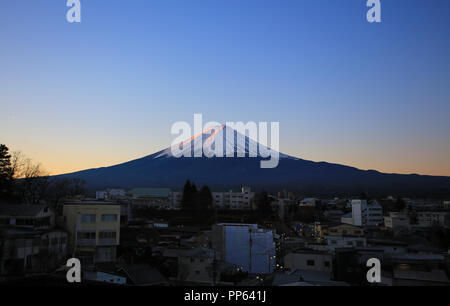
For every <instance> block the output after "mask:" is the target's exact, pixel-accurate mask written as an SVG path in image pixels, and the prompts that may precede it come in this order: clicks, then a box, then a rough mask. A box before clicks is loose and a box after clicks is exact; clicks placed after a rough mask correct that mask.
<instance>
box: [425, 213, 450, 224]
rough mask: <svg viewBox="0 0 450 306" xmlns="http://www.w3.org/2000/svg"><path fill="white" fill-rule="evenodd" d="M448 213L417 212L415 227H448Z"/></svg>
mask: <svg viewBox="0 0 450 306" xmlns="http://www.w3.org/2000/svg"><path fill="white" fill-rule="evenodd" d="M449 221H450V213H448V212H443V211H419V212H417V223H418V224H417V225H418V226H421V227H430V226H433V225H440V226H444V225H450V222H449Z"/></svg>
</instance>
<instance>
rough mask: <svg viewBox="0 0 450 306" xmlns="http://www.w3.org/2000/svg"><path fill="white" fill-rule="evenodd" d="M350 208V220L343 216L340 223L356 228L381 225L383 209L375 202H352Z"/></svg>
mask: <svg viewBox="0 0 450 306" xmlns="http://www.w3.org/2000/svg"><path fill="white" fill-rule="evenodd" d="M351 207H352V214H351V219H349V216H343V218H342V219H341V221H342V223H349V224H353V225H356V226H378V225H380V224H382V223H383V209H382V207H381V205H380V204H378V202H377V201H371V202H367V200H352V201H351Z"/></svg>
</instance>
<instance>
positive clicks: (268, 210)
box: [255, 191, 272, 218]
mask: <svg viewBox="0 0 450 306" xmlns="http://www.w3.org/2000/svg"><path fill="white" fill-rule="evenodd" d="M270 202H271V201H270V198H269V195H268V194H267V192H266V191H263V192H259V193H257V194H256V195H255V205H256V208H257V210H258V212H259V213H260V214H261V216H262V217H263V218H267V217H269V216H270V215H271V214H272V206H271V204H270Z"/></svg>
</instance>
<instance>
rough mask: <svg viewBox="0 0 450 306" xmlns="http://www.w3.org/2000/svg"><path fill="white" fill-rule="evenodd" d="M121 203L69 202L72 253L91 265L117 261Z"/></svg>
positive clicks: (67, 216) (66, 220)
mask: <svg viewBox="0 0 450 306" xmlns="http://www.w3.org/2000/svg"><path fill="white" fill-rule="evenodd" d="M120 209H121V208H120V204H117V203H115V202H105V201H76V202H66V203H64V207H63V215H64V223H65V228H66V230H67V231H68V233H69V252H70V253H72V254H74V255H76V256H77V257H78V258H79V259H80V260H82V261H84V262H85V263H88V264H95V263H100V262H114V261H115V260H116V247H117V246H118V245H119V236H120Z"/></svg>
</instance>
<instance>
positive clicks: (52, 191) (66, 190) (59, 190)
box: [45, 178, 86, 208]
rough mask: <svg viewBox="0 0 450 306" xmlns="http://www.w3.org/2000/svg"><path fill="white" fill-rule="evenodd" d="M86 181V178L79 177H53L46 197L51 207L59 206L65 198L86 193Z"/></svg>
mask: <svg viewBox="0 0 450 306" xmlns="http://www.w3.org/2000/svg"><path fill="white" fill-rule="evenodd" d="M85 183H86V182H85V181H84V180H81V179H78V178H72V179H68V178H56V179H52V180H51V181H50V186H49V188H48V191H47V195H46V197H45V199H46V201H47V203H48V204H49V205H50V206H51V207H53V208H58V206H59V205H60V204H61V202H62V201H63V200H64V199H67V198H71V197H74V196H76V195H80V194H84V193H85V192H86V189H85V188H84V184H85Z"/></svg>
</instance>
